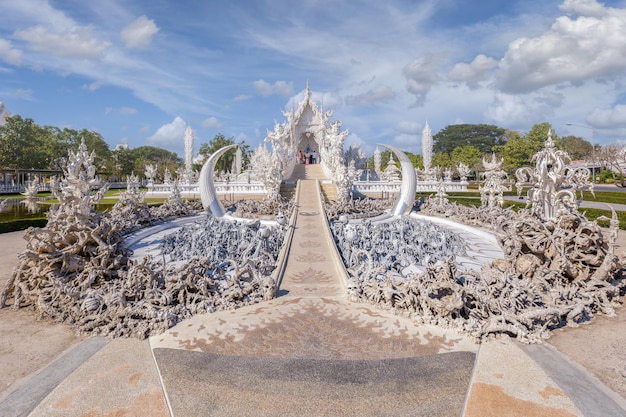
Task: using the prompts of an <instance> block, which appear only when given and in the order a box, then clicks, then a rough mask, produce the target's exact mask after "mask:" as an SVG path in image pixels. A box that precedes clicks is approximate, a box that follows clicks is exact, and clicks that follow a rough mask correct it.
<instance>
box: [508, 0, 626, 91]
mask: <svg viewBox="0 0 626 417" xmlns="http://www.w3.org/2000/svg"><path fill="white" fill-rule="evenodd" d="M562 8H564V9H565V10H566V11H574V12H576V13H578V14H580V16H578V17H577V18H576V19H572V18H570V17H568V16H561V17H559V18H557V19H556V21H555V22H554V24H553V25H552V27H551V28H550V29H549V30H548V31H546V32H544V33H543V34H542V35H541V36H538V37H534V38H518V39H516V40H515V41H513V42H511V44H510V45H509V47H508V50H507V52H506V54H505V55H504V58H503V59H502V61H501V62H500V67H499V69H500V71H499V73H498V76H497V83H496V86H497V87H498V88H499V89H501V90H502V91H505V92H507V93H524V92H528V91H532V90H535V89H539V88H542V87H545V86H548V85H559V84H563V83H572V84H576V83H581V82H584V81H586V80H589V79H591V78H594V77H607V76H609V77H610V76H615V75H618V74H622V73H623V72H624V70H626V54H624V45H625V39H626V9H615V8H610V7H603V6H602V5H600V4H598V3H597V2H595V1H594V0H586V1H583V0H572V1H566V2H565V3H563V5H562ZM583 13H587V14H586V15H585V14H583Z"/></svg>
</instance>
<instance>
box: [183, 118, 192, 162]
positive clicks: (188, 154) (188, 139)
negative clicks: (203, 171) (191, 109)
mask: <svg viewBox="0 0 626 417" xmlns="http://www.w3.org/2000/svg"><path fill="white" fill-rule="evenodd" d="M192 165H193V130H192V129H191V126H190V125H189V124H188V125H187V129H185V171H186V172H187V173H190V172H191V167H192Z"/></svg>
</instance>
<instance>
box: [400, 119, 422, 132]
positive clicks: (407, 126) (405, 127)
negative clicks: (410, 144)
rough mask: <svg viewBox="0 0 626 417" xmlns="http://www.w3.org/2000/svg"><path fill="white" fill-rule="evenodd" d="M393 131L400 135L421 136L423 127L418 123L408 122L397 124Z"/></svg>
mask: <svg viewBox="0 0 626 417" xmlns="http://www.w3.org/2000/svg"><path fill="white" fill-rule="evenodd" d="M393 130H395V131H396V132H398V133H406V134H409V135H419V134H421V133H422V126H421V125H420V124H419V123H417V122H411V121H408V120H405V121H402V122H400V123H397V124H396V125H395V126H394V127H393Z"/></svg>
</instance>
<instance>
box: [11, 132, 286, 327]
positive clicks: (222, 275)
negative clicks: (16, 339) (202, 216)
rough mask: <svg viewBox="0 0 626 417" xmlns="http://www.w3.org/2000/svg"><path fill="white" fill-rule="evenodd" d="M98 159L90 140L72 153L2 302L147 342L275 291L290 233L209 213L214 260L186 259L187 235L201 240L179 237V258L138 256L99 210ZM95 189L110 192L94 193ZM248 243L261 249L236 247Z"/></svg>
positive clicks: (31, 231)
mask: <svg viewBox="0 0 626 417" xmlns="http://www.w3.org/2000/svg"><path fill="white" fill-rule="evenodd" d="M93 159H94V154H93V153H91V154H90V153H88V152H87V149H86V147H85V144H84V143H82V144H81V145H80V147H79V149H78V151H77V152H76V153H73V152H71V151H70V152H69V162H68V166H67V167H66V168H65V169H64V177H63V178H62V179H61V180H60V182H57V181H53V182H52V184H51V188H52V191H53V194H54V195H55V197H56V198H57V199H58V200H59V205H58V206H56V207H55V206H53V207H52V208H51V209H50V211H49V212H48V224H47V226H46V227H45V228H42V229H39V228H30V229H29V230H27V232H26V234H25V238H26V239H27V240H28V243H27V248H26V250H25V251H24V252H23V253H22V254H20V255H19V257H18V261H19V262H18V266H17V267H16V268H15V269H14V271H13V274H12V276H11V278H10V280H9V282H8V284H7V286H6V287H5V288H4V289H3V291H2V293H1V294H0V307H5V306H7V305H8V304H10V305H11V307H12V308H13V309H18V308H20V307H22V306H30V307H31V308H33V309H34V310H35V311H36V313H37V314H38V315H39V316H41V317H45V318H49V319H52V320H54V321H59V322H65V323H68V324H72V325H74V326H75V327H76V328H77V330H78V331H79V332H90V333H93V334H100V335H109V336H112V337H119V336H136V337H142V338H143V337H147V336H149V335H152V334H158V333H161V332H163V331H165V330H166V329H167V328H169V327H171V326H172V325H174V324H176V323H177V322H179V321H180V320H182V319H184V318H186V317H189V316H191V315H192V314H196V313H202V312H209V311H214V310H218V309H227V308H234V307H237V306H239V305H245V304H250V303H254V302H258V301H260V300H263V299H268V298H271V297H273V292H274V282H273V279H272V278H271V276H270V273H271V270H272V267H273V265H271V264H268V262H269V261H270V260H272V259H275V257H276V256H277V254H278V251H279V250H280V243H282V240H283V238H282V234H284V230H282V229H281V228H272V230H270V233H269V235H268V236H267V237H265V238H261V237H259V236H258V233H257V228H258V225H254V224H252V225H239V224H236V223H233V222H221V221H218V220H217V219H215V218H212V217H208V219H207V223H211V224H207V230H208V231H207V233H206V234H205V235H204V236H202V239H203V240H204V242H205V244H206V245H208V246H207V247H214V248H219V250H218V249H216V250H214V251H212V252H210V253H211V255H212V256H214V257H213V258H207V257H206V255H207V253H204V254H202V255H197V256H196V255H195V254H191V255H189V257H185V256H186V255H185V253H187V254H189V253H190V251H189V250H188V249H185V248H187V247H189V246H185V243H184V242H183V240H184V241H185V242H187V243H186V244H187V245H192V244H193V239H191V238H190V239H186V240H185V239H183V240H181V239H180V238H176V239H177V243H176V250H177V251H179V252H181V254H179V255H176V256H178V258H177V259H175V260H176V261H177V262H171V263H170V264H167V265H164V264H163V262H162V261H161V260H154V259H152V258H151V257H145V258H144V259H143V260H142V261H141V262H138V261H131V260H130V259H129V251H128V250H127V249H125V248H124V246H123V244H122V243H123V237H122V235H121V234H120V233H119V232H118V231H117V228H118V227H117V225H116V224H118V223H116V221H115V219H113V218H111V216H112V214H108V215H100V214H99V213H98V212H97V211H95V210H94V208H93V205H94V204H95V203H97V202H98V201H100V199H101V198H102V196H103V195H104V193H105V192H106V190H107V186H106V185H101V184H100V181H99V180H98V179H97V178H96V176H95V172H96V170H95V166H94V165H93ZM94 187H100V188H99V189H98V191H96V192H95V193H92V191H91V190H92V188H94ZM132 193H133V192H132V191H131V192H128V191H127V193H126V194H132ZM126 200H127V201H128V200H129V199H126ZM166 204H167V203H166ZM164 206H165V205H164ZM162 207H163V206H162ZM114 211H115V210H112V213H113V212H114ZM124 213H126V214H128V211H124ZM122 223H123V222H122ZM180 233H181V234H184V233H185V232H180ZM193 235H194V236H196V237H197V236H198V235H197V233H195V232H194V233H193ZM225 236H229V238H228V239H226V240H225V239H224V237H225ZM237 237H238V238H237ZM211 242H212V243H211ZM261 243H262V244H261ZM211 245H212V246H211ZM244 246H245V247H250V248H251V249H250V250H247V251H242V250H239V251H237V250H235V248H240V249H241V248H243V247H244ZM179 261H184V262H179ZM207 271H211V272H210V273H207ZM11 300H12V302H11Z"/></svg>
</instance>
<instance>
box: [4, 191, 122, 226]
mask: <svg viewBox="0 0 626 417" xmlns="http://www.w3.org/2000/svg"><path fill="white" fill-rule="evenodd" d="M51 205H52V204H50V203H49V202H47V201H46V199H45V198H41V197H38V198H35V199H26V198H10V199H8V203H7V205H6V206H5V207H4V210H2V212H0V223H1V222H12V221H16V220H23V219H40V218H45V217H46V212H47V211H48V210H49V209H50V206H51ZM111 207H113V205H111V204H97V205H96V210H98V211H100V212H103V211H106V210H110V209H111Z"/></svg>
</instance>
